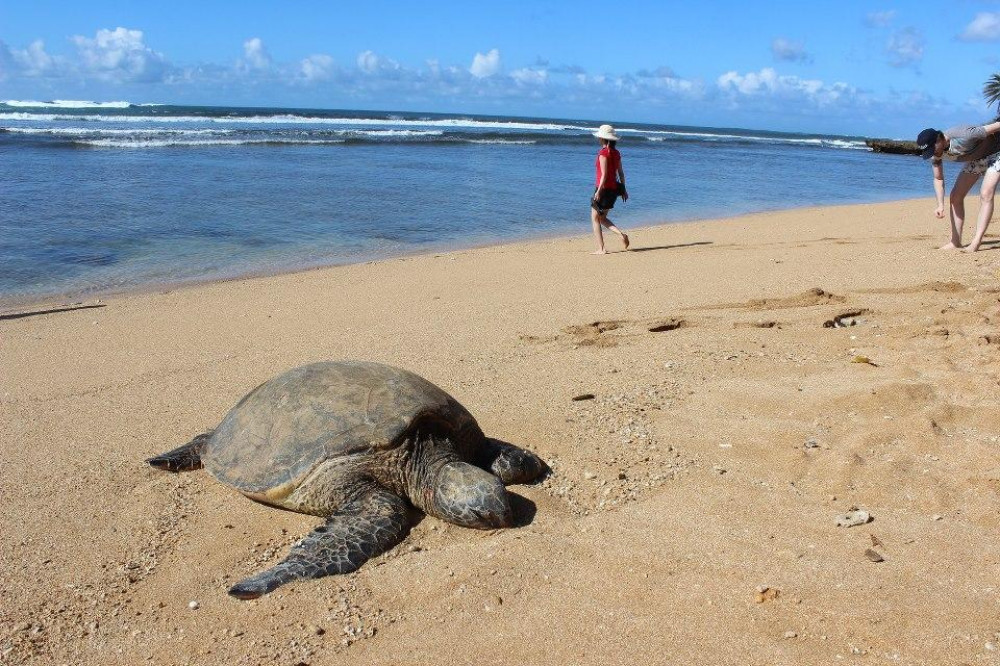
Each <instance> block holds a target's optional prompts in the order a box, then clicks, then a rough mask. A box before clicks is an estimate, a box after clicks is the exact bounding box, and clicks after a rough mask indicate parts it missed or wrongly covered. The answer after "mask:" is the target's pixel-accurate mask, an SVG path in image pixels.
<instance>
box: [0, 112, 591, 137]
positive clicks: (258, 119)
mask: <svg viewBox="0 0 1000 666" xmlns="http://www.w3.org/2000/svg"><path fill="white" fill-rule="evenodd" d="M0 120H36V121H45V122H61V121H67V120H69V121H81V120H85V121H90V122H111V123H148V124H151V125H156V124H166V123H188V124H233V125H340V126H346V127H446V128H453V129H461V128H471V129H498V130H527V131H532V130H534V131H549V132H553V131H567V130H587V129H589V128H586V127H577V126H574V125H559V124H553V123H524V122H514V121H511V122H506V121H500V120H497V121H492V120H475V119H472V118H440V119H434V120H431V119H423V120H401V119H388V118H324V117H319V116H296V115H292V114H276V115H271V116H128V115H125V116H106V115H101V114H88V115H76V114H74V115H61V114H53V113H25V112H14V113H0Z"/></svg>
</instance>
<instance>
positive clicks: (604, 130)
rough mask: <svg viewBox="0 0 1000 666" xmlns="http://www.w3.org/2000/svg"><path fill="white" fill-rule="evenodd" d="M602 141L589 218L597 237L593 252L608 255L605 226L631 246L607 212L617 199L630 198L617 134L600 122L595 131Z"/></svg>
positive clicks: (626, 245)
mask: <svg viewBox="0 0 1000 666" xmlns="http://www.w3.org/2000/svg"><path fill="white" fill-rule="evenodd" d="M594 136H596V137H597V138H598V139H600V141H601V150H600V152H599V153H597V161H596V162H595V166H596V168H597V181H596V183H595V184H594V196H593V198H592V199H591V201H590V221H591V224H593V225H594V237H595V238H596V239H597V251H596V252H591V254H607V253H608V251H607V250H605V249H604V233H603V231H602V227H607V228H608V230H610V231H613V232H615V233H616V234H618V235H619V236H621V237H622V243H624V244H625V249H626V250H627V249H628V245H629V241H628V234H626V233H625V232H624V231H622V230H621V229H619V228H618V227H616V226H615V225H614V224H613V223H612V222H611V220H609V219H608V211H609V210H611V209H612V208H614V207H615V199H617V198H618V197H621V198H622V201H628V192H626V191H625V171H624V170H623V169H622V156H621V153H619V152H618V150H617V149H616V148H615V144H617V143H618V135H617V134H616V133H615V128H614V127H612V126H611V125H601V126H600V128H598V130H597V131H596V132H595V133H594Z"/></svg>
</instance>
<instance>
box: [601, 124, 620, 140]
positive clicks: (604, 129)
mask: <svg viewBox="0 0 1000 666" xmlns="http://www.w3.org/2000/svg"><path fill="white" fill-rule="evenodd" d="M594 136H596V137H597V138H598V139H604V140H606V141H621V139H620V138H619V137H618V135H617V134H615V128H614V127H612V126H611V125H601V126H600V127H598V128H597V131H596V132H594Z"/></svg>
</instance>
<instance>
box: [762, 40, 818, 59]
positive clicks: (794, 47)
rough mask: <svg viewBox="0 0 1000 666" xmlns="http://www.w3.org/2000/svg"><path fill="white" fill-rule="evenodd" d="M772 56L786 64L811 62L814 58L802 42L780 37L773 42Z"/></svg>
mask: <svg viewBox="0 0 1000 666" xmlns="http://www.w3.org/2000/svg"><path fill="white" fill-rule="evenodd" d="M771 54H772V55H773V56H774V59H775V60H779V61H786V62H811V61H812V56H810V55H809V53H808V52H807V51H806V47H805V45H804V44H803V43H802V42H793V41H791V40H789V39H785V38H784V37H778V38H777V39H775V40H774V41H773V42H771Z"/></svg>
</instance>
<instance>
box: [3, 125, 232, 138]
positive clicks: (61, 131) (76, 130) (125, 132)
mask: <svg viewBox="0 0 1000 666" xmlns="http://www.w3.org/2000/svg"><path fill="white" fill-rule="evenodd" d="M239 131H240V130H234V129H174V128H164V127H157V128H155V129H142V128H129V129H117V128H112V127H100V128H99V127H0V132H10V133H12V134H42V135H53V136H87V135H99V136H105V135H110V136H136V135H146V136H159V135H163V134H167V135H171V136H173V135H178V136H187V135H205V134H208V135H226V134H235V133H237V132H239Z"/></svg>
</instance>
